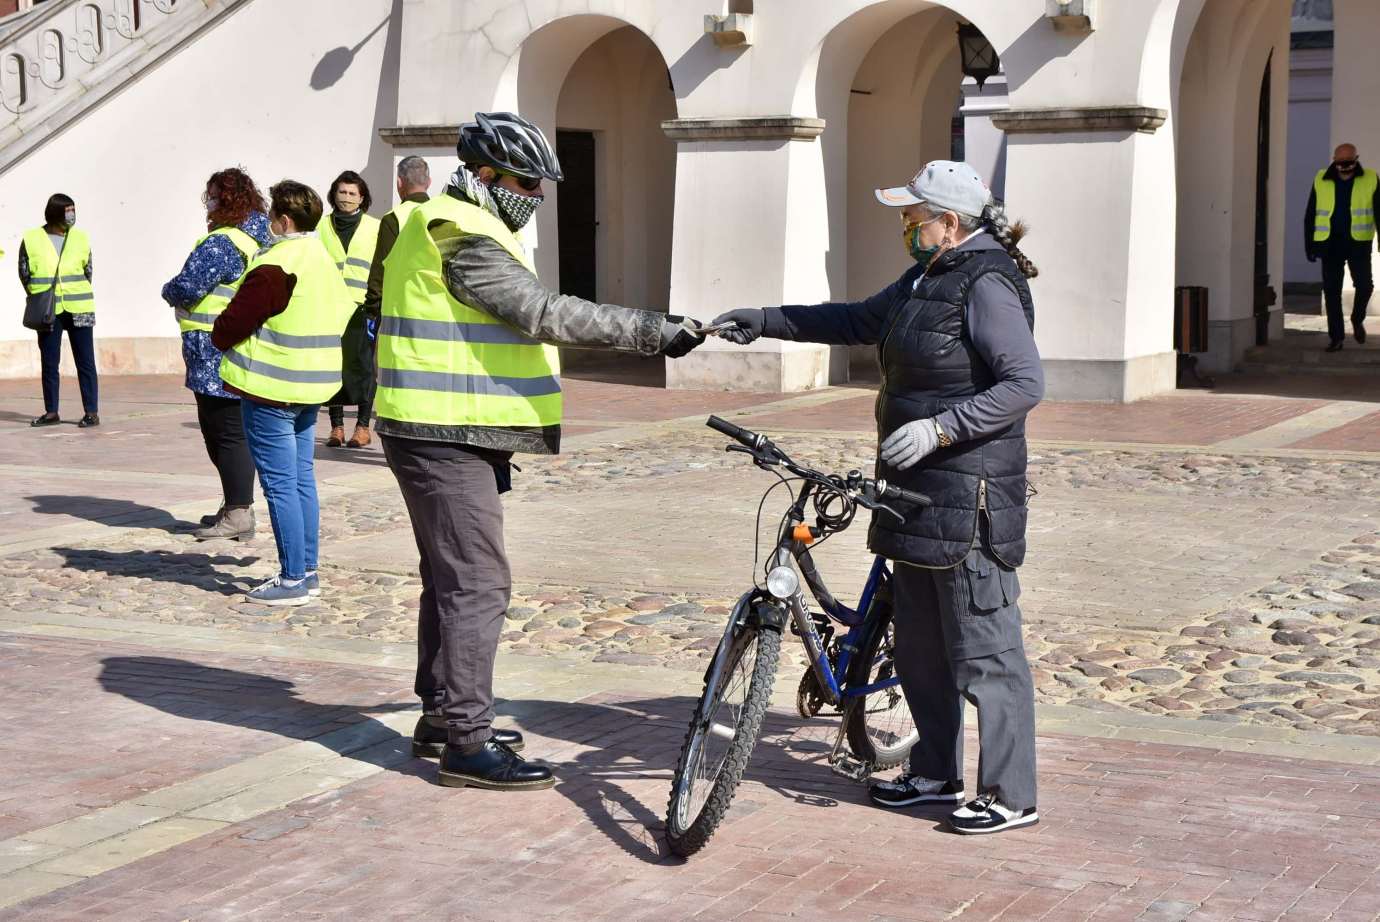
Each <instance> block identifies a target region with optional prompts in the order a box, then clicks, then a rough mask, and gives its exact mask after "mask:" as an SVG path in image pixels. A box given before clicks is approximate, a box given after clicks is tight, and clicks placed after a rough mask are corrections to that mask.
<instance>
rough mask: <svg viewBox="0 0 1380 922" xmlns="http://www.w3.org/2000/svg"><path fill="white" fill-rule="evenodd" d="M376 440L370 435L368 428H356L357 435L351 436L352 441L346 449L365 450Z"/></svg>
mask: <svg viewBox="0 0 1380 922" xmlns="http://www.w3.org/2000/svg"><path fill="white" fill-rule="evenodd" d="M373 440H374V437H373V436H371V435H370V434H369V427H368V426H355V434H354V435H352V436H350V441H348V442H346V443H345V447H346V448H363V447H364V446H365V445H368V444H369V443H370V442H372V441H373Z"/></svg>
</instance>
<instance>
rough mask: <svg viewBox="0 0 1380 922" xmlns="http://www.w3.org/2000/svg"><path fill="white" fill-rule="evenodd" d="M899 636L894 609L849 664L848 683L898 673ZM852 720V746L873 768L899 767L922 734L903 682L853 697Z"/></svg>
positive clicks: (864, 682) (849, 714) (868, 681)
mask: <svg viewBox="0 0 1380 922" xmlns="http://www.w3.org/2000/svg"><path fill="white" fill-rule="evenodd" d="M895 652H896V639H895V633H894V629H893V626H892V623H891V612H890V611H887V612H885V614H884V615H883V616H882V617H880V618H878V619H877V623H876V625H875V626H874V627H873V629H872V633H871V634H870V635H869V636H868V638H867V640H866V641H864V642H863V644H862V648H861V649H860V650H859V652H858V654H857V656H856V657H855V658H854V660H853V662H852V664H851V665H849V667H848V685H849V686H851V687H853V688H858V687H861V686H867V685H874V684H876V683H878V682H884V681H887V680H888V679H893V678H895V677H896V656H895ZM844 720H845V721H847V722H848V746H849V748H850V749H852V750H853V755H854V756H855V757H857V758H858V759H859V760H860V761H863V762H867V763H870V764H871V766H872V770H873V771H880V770H884V769H888V768H895V767H896V766H897V765H900V764H901V763H902V762H904V761H905V760H906V759H907V758H908V757H909V756H910V747H911V746H913V745H915V741H916V740H918V739H919V738H920V733H919V732H918V731H917V730H916V729H915V720H914V719H913V718H912V717H911V713H910V706H909V705H908V704H906V696H905V695H904V694H902V693H901V686H899V685H891V686H889V687H887V688H883V689H879V690H878V691H875V692H873V693H872V694H870V695H867V696H865V697H862V698H853V699H850V700H849V703H848V707H847V710H846V713H845V716H844Z"/></svg>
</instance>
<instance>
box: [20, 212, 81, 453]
mask: <svg viewBox="0 0 1380 922" xmlns="http://www.w3.org/2000/svg"><path fill="white" fill-rule="evenodd" d="M76 223H77V206H76V203H75V202H73V201H72V199H71V197H69V196H66V195H63V194H62V193H61V192H57V193H54V194H53V195H51V196H49V198H48V204H47V205H46V206H44V208H43V226H42V227H35V228H32V229H31V230H28V231H26V232H25V234H24V241H23V243H21V244H20V246H19V281H20V283H21V284H22V285H23V286H24V293H25V295H26V296H27V298H28V299H29V301H30V303H33V302H34V301H35V300H37V299H43V301H44V302H45V304H46V303H47V302H49V301H51V302H52V307H53V323H52V326H50V327H48V328H47V329H43V330H39V331H38V354H39V358H40V360H41V361H42V366H43V415H42V416H39V417H37V418H36V419H34V420H33V421H31V422H30V423H29V425H31V426H52V425H55V424H57V423H60V422H62V417H60V416H59V415H58V390H59V387H60V385H61V380H62V379H61V374H60V373H59V371H58V363H59V362H60V361H61V359H62V333H63V331H64V330H65V331H66V332H67V342H68V343H69V344H70V345H71V347H72V360H73V361H74V362H75V363H76V366H77V383H78V385H79V387H80V388H81V408H82V414H83V415H82V418H81V421H80V422H78V423H77V425H78V426H79V427H81V428H82V429H89V428H91V427H93V426H99V425H100V424H101V417H100V415H99V406H98V404H99V397H100V393H99V389H98V383H97V380H96V344H95V341H94V338H93V333H92V329H93V328H94V327H95V325H96V296H95V293H94V291H93V290H92V287H91V238H90V237H88V236H87V235H86V231H84V230H82V229H81V228H79V227H76V226H75V225H76Z"/></svg>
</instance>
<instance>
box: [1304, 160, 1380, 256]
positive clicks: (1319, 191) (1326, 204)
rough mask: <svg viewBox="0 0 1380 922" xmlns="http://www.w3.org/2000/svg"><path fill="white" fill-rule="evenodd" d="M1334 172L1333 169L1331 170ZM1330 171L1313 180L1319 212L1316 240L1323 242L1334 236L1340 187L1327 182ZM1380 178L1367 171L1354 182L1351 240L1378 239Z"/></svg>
mask: <svg viewBox="0 0 1380 922" xmlns="http://www.w3.org/2000/svg"><path fill="white" fill-rule="evenodd" d="M1329 169H1330V168H1329ZM1326 175H1327V170H1319V171H1318V175H1317V176H1315V177H1314V178H1313V196H1314V199H1315V202H1314V204H1315V209H1314V218H1313V241H1314V242H1315V243H1322V242H1323V241H1325V240H1327V239H1328V238H1329V237H1331V236H1332V213H1333V212H1334V211H1335V210H1336V208H1337V184H1336V183H1335V182H1334V181H1332V180H1330V179H1324V177H1325V176H1326ZM1378 187H1380V176H1377V175H1376V173H1375V171H1374V170H1363V171H1362V172H1360V173H1358V174H1356V178H1355V179H1353V180H1352V182H1351V239H1352V240H1357V241H1370V240H1374V239H1375V192H1376V189H1377V188H1378Z"/></svg>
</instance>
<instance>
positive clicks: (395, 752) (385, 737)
mask: <svg viewBox="0 0 1380 922" xmlns="http://www.w3.org/2000/svg"><path fill="white" fill-rule="evenodd" d="M98 681H99V682H100V684H101V688H103V689H105V690H106V691H108V692H113V693H115V694H117V695H122V696H123V697H125V698H128V699H130V700H131V701H137V702H139V703H140V704H146V705H148V706H149V707H152V708H157V709H158V710H160V711H163V712H165V713H168V714H172V715H174V716H177V717H183V718H186V719H188V720H210V721H215V722H217V723H223V724H230V725H232V726H237V727H244V728H245V729H248V730H261V731H266V732H270V733H277V734H278V735H279V736H282V737H285V738H286V739H290V740H314V741H316V742H318V743H320V744H321V745H323V746H325V747H327V748H328V749H330V750H331V751H332V752H335V753H337V754H338V755H341V756H345V757H348V758H351V759H354V760H356V761H362V762H366V763H368V764H371V765H378V766H379V767H381V768H385V769H388V770H389V771H394V772H398V773H400V774H404V775H414V776H415V775H426V774H427V773H428V772H429V769H427V768H426V766H425V765H424V764H423V763H422V762H421V761H420V760H418V759H412V758H411V743H410V741H409V740H408V739H407V738H405V737H402V736H399V735H398V734H397V733H395V732H394V731H393V730H392V729H391V728H390V727H388V726H386V725H385V724H382V723H380V722H379V721H377V720H375V719H374V718H372V717H370V716H369V715H370V714H391V713H396V712H398V711H409V710H414V709H416V707H417V705H416V704H415V703H412V702H408V703H402V702H396V703H390V704H382V705H364V704H321V703H318V702H315V701H310V700H307V699H306V698H303V697H301V696H300V695H298V694H297V691H296V686H295V685H294V684H293V683H292V682H291V681H289V680H287V679H279V678H274V677H272V676H265V675H258V674H256V673H252V672H241V671H239V670H237V669H222V668H220V667H218V666H206V665H202V664H201V663H195V662H191V661H189V660H183V659H170V658H167V657H162V656H109V657H106V658H105V659H103V660H101V673H100V675H99V676H98ZM394 741H397V742H396V743H395V742H394ZM381 743H387V744H388V745H380V744H381ZM403 747H406V751H404V749H403Z"/></svg>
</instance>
